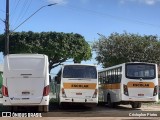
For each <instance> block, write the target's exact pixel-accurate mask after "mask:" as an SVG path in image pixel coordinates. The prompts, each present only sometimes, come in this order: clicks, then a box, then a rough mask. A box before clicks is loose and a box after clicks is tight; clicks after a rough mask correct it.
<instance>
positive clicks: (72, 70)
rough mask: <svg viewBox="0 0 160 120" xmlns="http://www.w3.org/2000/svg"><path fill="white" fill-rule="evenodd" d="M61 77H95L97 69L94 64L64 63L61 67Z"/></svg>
mask: <svg viewBox="0 0 160 120" xmlns="http://www.w3.org/2000/svg"><path fill="white" fill-rule="evenodd" d="M63 78H89V79H97V70H96V67H95V66H87V65H66V66H64V69H63Z"/></svg>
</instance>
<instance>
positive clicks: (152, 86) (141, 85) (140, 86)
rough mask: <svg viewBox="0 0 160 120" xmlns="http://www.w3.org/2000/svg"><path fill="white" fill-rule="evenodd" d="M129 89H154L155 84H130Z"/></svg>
mask: <svg viewBox="0 0 160 120" xmlns="http://www.w3.org/2000/svg"><path fill="white" fill-rule="evenodd" d="M127 87H128V88H154V87H155V85H154V83H153V82H128V84H127Z"/></svg>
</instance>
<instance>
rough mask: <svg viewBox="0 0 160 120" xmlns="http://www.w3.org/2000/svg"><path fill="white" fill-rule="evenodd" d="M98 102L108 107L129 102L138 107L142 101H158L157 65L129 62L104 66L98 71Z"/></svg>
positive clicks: (133, 106)
mask: <svg viewBox="0 0 160 120" xmlns="http://www.w3.org/2000/svg"><path fill="white" fill-rule="evenodd" d="M98 76H99V93H100V95H99V102H100V103H101V102H102V103H108V105H109V107H115V106H116V105H119V104H131V106H132V108H140V107H141V103H143V102H156V101H158V71H157V65H156V64H152V63H143V62H130V63H123V64H120V65H116V66H113V67H109V68H105V69H103V70H100V71H99V72H98Z"/></svg>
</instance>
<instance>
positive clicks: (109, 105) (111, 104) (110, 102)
mask: <svg viewBox="0 0 160 120" xmlns="http://www.w3.org/2000/svg"><path fill="white" fill-rule="evenodd" d="M107 103H108V107H110V108H113V107H114V105H113V103H112V101H111V97H110V95H107Z"/></svg>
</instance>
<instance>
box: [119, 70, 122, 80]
mask: <svg viewBox="0 0 160 120" xmlns="http://www.w3.org/2000/svg"><path fill="white" fill-rule="evenodd" d="M121 78H122V68H118V83H120V82H121Z"/></svg>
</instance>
